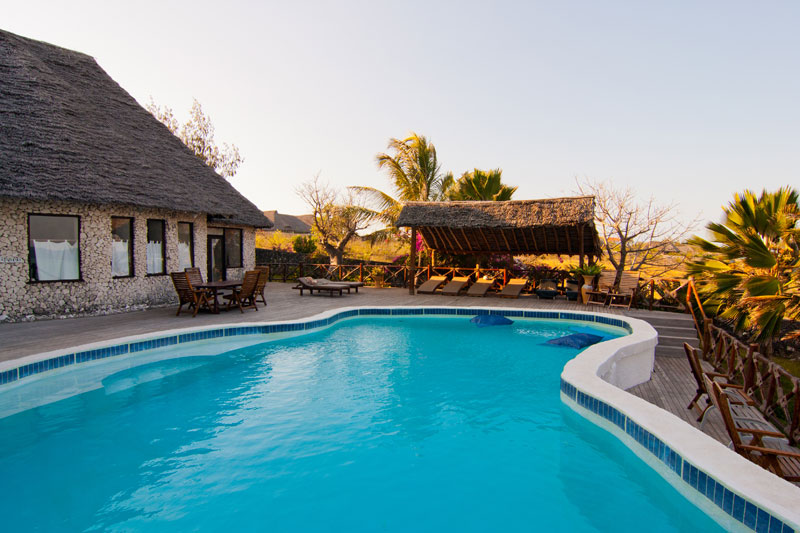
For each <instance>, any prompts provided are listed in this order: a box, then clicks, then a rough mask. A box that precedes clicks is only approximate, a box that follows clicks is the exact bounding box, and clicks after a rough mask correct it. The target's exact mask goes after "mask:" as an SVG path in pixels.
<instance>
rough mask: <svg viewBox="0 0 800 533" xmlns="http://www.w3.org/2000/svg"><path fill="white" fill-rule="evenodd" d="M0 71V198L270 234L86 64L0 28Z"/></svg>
mask: <svg viewBox="0 0 800 533" xmlns="http://www.w3.org/2000/svg"><path fill="white" fill-rule="evenodd" d="M0 72H1V73H2V75H0V196H7V197H13V198H28V199H34V200H46V199H60V200H72V201H77V202H86V203H97V204H110V203H114V204H126V205H134V206H141V207H157V208H165V209H172V210H176V211H189V212H195V213H207V214H208V216H209V218H210V219H213V220H218V221H228V222H231V223H236V224H245V225H251V226H256V227H269V226H270V223H269V221H268V220H267V219H266V218H265V217H264V216H263V214H262V213H261V211H260V210H259V209H258V208H257V207H256V206H255V205H253V204H252V203H251V202H250V201H249V200H247V199H246V198H245V197H244V196H242V195H241V194H240V193H239V192H238V191H237V190H236V189H234V188H233V186H232V185H231V184H230V183H228V181H227V180H225V179H224V178H223V177H221V176H220V175H218V174H217V173H216V172H214V170H213V169H211V168H210V167H208V166H207V165H206V164H205V163H204V162H203V161H201V160H200V159H199V158H198V157H197V156H195V155H194V154H193V153H192V152H191V150H189V149H188V148H187V147H186V146H185V145H184V144H183V143H182V142H181V141H180V139H178V138H177V137H175V136H174V135H173V134H172V133H171V132H170V131H169V130H168V129H167V128H166V126H164V125H163V124H161V123H160V122H159V121H158V120H156V119H155V118H154V117H153V116H152V115H151V114H150V113H149V112H148V111H147V110H145V109H144V108H142V107H141V106H140V105H139V104H138V103H137V102H136V100H134V98H133V97H132V96H131V95H129V94H128V93H127V92H126V91H125V90H124V89H123V88H122V87H120V86H119V85H118V84H117V83H116V82H115V81H114V80H113V79H111V77H109V75H108V74H107V73H106V72H105V71H104V70H103V69H102V68H100V66H99V65H98V64H97V62H96V61H95V60H94V59H93V58H91V57H89V56H87V55H84V54H81V53H79V52H73V51H71V50H67V49H64V48H60V47H57V46H54V45H51V44H47V43H43V42H39V41H34V40H32V39H27V38H25V37H20V36H18V35H14V34H13V33H8V32H5V31H2V30H0Z"/></svg>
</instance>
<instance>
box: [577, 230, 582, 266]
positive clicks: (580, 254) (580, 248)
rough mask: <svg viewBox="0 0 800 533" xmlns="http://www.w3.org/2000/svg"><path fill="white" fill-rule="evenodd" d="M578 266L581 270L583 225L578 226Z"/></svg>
mask: <svg viewBox="0 0 800 533" xmlns="http://www.w3.org/2000/svg"><path fill="white" fill-rule="evenodd" d="M578 265H579V266H580V267H581V268H583V224H581V225H580V226H578Z"/></svg>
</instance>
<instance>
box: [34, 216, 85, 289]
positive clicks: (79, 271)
mask: <svg viewBox="0 0 800 533" xmlns="http://www.w3.org/2000/svg"><path fill="white" fill-rule="evenodd" d="M31 217H65V218H77V219H78V277H77V278H76V279H42V280H39V279H34V271H33V265H34V264H35V263H34V261H33V257H35V256H34V255H33V250H32V248H31ZM27 222H28V228H27V230H28V242H27V246H28V283H74V282H76V281H77V282H82V281H84V280H83V269H82V268H81V266H82V264H83V261H82V257H81V216H80V215H68V214H61V213H28V217H27Z"/></svg>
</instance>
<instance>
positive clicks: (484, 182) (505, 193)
mask: <svg viewBox="0 0 800 533" xmlns="http://www.w3.org/2000/svg"><path fill="white" fill-rule="evenodd" d="M502 174H503V171H502V170H500V169H499V168H496V169H494V170H489V171H484V170H479V169H477V168H476V169H475V170H473V171H472V172H464V174H462V175H461V177H460V178H459V179H458V181H456V182H455V183H454V184H453V186H452V187H450V188H449V189H448V190H447V197H448V198H449V199H450V200H475V201H481V200H493V201H505V200H511V196H513V194H514V192H515V191H516V190H517V188H516V187H509V186H507V185H503V183H502V182H501V177H502Z"/></svg>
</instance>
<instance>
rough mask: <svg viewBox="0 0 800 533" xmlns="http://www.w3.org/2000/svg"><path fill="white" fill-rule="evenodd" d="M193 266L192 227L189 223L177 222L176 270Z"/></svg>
mask: <svg viewBox="0 0 800 533" xmlns="http://www.w3.org/2000/svg"><path fill="white" fill-rule="evenodd" d="M193 266H194V227H193V226H192V223H191V222H178V268H179V269H180V270H184V269H186V268H191V267H193Z"/></svg>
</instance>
